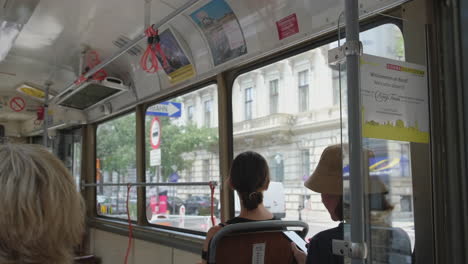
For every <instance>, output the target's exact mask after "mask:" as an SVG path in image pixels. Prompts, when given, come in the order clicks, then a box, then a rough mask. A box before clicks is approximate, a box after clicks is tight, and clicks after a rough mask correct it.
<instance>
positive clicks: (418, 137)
mask: <svg viewBox="0 0 468 264" xmlns="http://www.w3.org/2000/svg"><path fill="white" fill-rule="evenodd" d="M361 95H362V118H363V136H364V137H369V138H381V139H390V140H399V141H410V142H418V143H428V142H429V104H428V90H427V70H426V67H425V66H421V65H417V64H413V63H407V62H402V61H397V60H390V59H386V58H381V57H376V56H371V55H363V56H362V57H361Z"/></svg>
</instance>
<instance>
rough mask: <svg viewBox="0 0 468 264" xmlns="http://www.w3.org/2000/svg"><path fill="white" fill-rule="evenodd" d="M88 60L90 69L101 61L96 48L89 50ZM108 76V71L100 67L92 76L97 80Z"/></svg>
mask: <svg viewBox="0 0 468 264" xmlns="http://www.w3.org/2000/svg"><path fill="white" fill-rule="evenodd" d="M86 62H87V67H88V71H89V70H91V69H92V68H94V67H96V66H97V65H99V64H100V63H101V60H100V59H99V54H98V53H97V52H96V51H94V50H92V51H90V52H88V54H87V56H86ZM106 77H107V72H106V71H105V70H104V69H100V70H99V71H98V72H96V73H95V74H94V75H93V77H92V78H93V79H94V80H97V81H102V80H104V79H105V78H106Z"/></svg>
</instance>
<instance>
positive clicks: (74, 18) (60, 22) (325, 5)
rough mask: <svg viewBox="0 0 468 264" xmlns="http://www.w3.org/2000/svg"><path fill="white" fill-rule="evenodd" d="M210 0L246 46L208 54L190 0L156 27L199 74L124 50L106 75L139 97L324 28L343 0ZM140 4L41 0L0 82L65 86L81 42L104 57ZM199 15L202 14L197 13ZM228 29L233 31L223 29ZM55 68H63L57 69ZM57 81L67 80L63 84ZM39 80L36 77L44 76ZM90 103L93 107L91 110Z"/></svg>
mask: <svg viewBox="0 0 468 264" xmlns="http://www.w3.org/2000/svg"><path fill="white" fill-rule="evenodd" d="M187 2H189V1H187V0H177V1H174V0H171V1H167V0H166V1H165V0H152V1H151V23H157V22H158V21H160V20H161V19H163V18H165V17H166V15H167V14H169V13H171V12H172V11H174V10H175V9H177V8H179V7H181V6H183V5H184V4H186V3H187ZM211 2H225V3H226V4H227V5H228V6H229V7H230V9H232V12H233V14H234V15H233V17H234V18H235V19H236V21H238V22H237V23H238V25H239V26H238V27H239V29H240V32H241V34H240V35H239V34H238V33H239V31H236V29H235V27H234V26H233V25H234V24H232V23H231V24H230V26H231V29H226V27H225V29H224V30H225V31H226V32H227V33H226V34H227V35H226V36H227V39H228V44H229V45H230V46H231V47H233V45H234V46H236V45H237V47H238V46H239V45H244V46H245V47H244V48H245V50H246V52H245V53H243V54H241V56H237V57H236V58H230V59H226V60H224V61H223V60H222V61H216V60H215V59H214V58H216V57H218V55H219V54H213V53H216V50H213V48H212V47H211V48H210V36H211V35H210V34H208V33H207V32H204V31H203V29H202V28H200V26H198V25H197V24H196V20H197V19H196V17H197V14H198V13H200V10H202V11H203V8H204V6H206V5H207V4H209V3H210V1H206V0H203V1H197V3H196V4H194V5H193V6H191V7H190V8H188V9H187V10H185V11H184V12H183V13H182V14H181V15H178V16H177V17H175V18H173V19H172V20H171V21H169V24H166V25H163V26H162V27H161V28H160V32H162V31H164V30H166V29H168V28H169V29H170V30H171V31H172V32H173V34H174V36H175V38H176V39H177V42H178V43H179V45H180V46H181V48H182V50H183V51H184V52H185V53H186V56H187V57H188V59H189V60H190V62H191V64H193V67H194V70H195V73H196V76H199V77H198V78H197V77H195V78H193V77H192V78H191V79H189V80H188V81H185V82H181V83H179V85H178V84H174V83H171V82H170V81H169V79H168V78H167V76H166V75H165V74H163V73H162V74H157V75H149V74H146V73H143V72H142V71H141V68H140V65H139V60H140V56H131V55H128V54H125V55H123V56H121V57H120V58H119V59H118V60H116V61H114V62H113V63H112V64H110V65H109V66H108V67H106V70H108V71H109V74H110V75H117V76H118V77H121V78H123V79H124V81H128V80H130V79H131V80H133V81H134V84H135V86H136V87H137V90H138V95H139V97H140V98H151V97H154V96H155V95H156V94H157V93H158V92H159V91H161V90H163V89H166V88H169V87H182V86H185V85H187V84H189V83H190V82H194V81H197V80H198V79H199V78H200V76H210V75H213V74H216V73H217V72H221V71H223V70H225V69H228V68H232V67H236V66H239V65H242V64H245V63H247V62H249V61H252V60H255V59H258V58H260V57H262V56H265V55H266V54H268V53H271V52H275V51H277V50H280V49H284V48H285V47H287V46H290V45H293V44H296V43H299V42H302V41H304V40H307V39H310V38H312V37H314V36H317V35H319V34H323V33H324V32H326V31H331V30H334V29H335V28H336V23H337V19H338V16H339V14H340V13H341V12H342V11H343V1H338V0H335V1H325V2H324V1H307V3H306V5H304V2H300V3H299V1H298V2H291V1H279V0H278V1H268V2H265V1H262V2H259V1H233V0H225V1H223V0H215V1H211ZM402 2H405V1H401V0H400V1H397V0H384V1H378V2H376V1H371V0H364V1H360V4H361V5H360V15H361V17H364V16H369V15H371V14H373V13H375V12H380V11H382V10H385V9H386V8H391V7H393V6H396V5H398V4H401V3H402ZM144 8H145V0H141V1H126V0H101V1H93V0H80V1H75V0H40V1H39V2H38V4H37V6H36V7H35V9H34V12H33V13H32V15H31V17H30V19H29V21H28V22H27V23H26V24H25V25H24V27H22V30H21V32H20V33H19V34H18V37H17V39H16V41H15V42H14V45H13V47H12V49H11V50H10V52H9V54H8V56H7V58H6V59H5V60H4V61H0V69H2V70H1V71H2V72H6V73H11V74H15V75H16V76H13V75H7V74H0V79H1V80H4V79H5V80H6V79H8V80H7V81H6V82H5V83H6V85H3V84H2V85H0V86H2V87H0V89H6V88H7V87H9V89H11V90H13V89H14V88H15V87H13V86H15V85H17V84H18V83H20V82H25V81H35V82H38V81H39V82H42V81H43V80H44V79H52V80H51V81H52V82H54V85H53V87H52V89H53V90H55V91H57V92H59V91H61V90H63V89H65V88H66V87H67V86H68V85H69V84H70V83H73V81H75V80H76V78H77V77H78V68H79V67H78V65H79V58H80V53H81V51H82V50H83V48H84V47H89V48H91V49H93V50H96V51H97V52H98V53H99V55H100V57H101V59H102V60H104V59H106V58H109V57H111V56H112V55H113V54H115V53H116V52H118V50H119V48H118V47H117V46H116V45H114V44H113V42H115V41H116V40H118V39H119V38H121V36H123V37H126V38H128V39H134V38H135V37H137V36H138V35H140V34H141V33H142V32H143V30H144V27H145V26H144V18H145V10H144ZM205 11H206V10H205ZM311 14H313V15H311ZM208 15H210V14H208ZM198 17H199V18H200V17H201V16H200V15H198ZM293 17H294V18H293ZM284 19H286V21H287V22H292V20H295V21H296V23H297V27H298V30H297V31H298V32H297V33H296V32H294V34H290V35H288V34H289V33H284V32H282V33H277V32H278V27H281V25H280V24H281V21H284ZM233 21H234V20H233ZM233 27H234V28H233ZM227 28H229V27H227ZM280 31H281V29H280ZM272 32H275V34H272ZM230 33H232V35H229V34H230ZM279 34H282V35H281V36H280V35H279ZM285 34H286V35H285ZM236 38H240V39H236ZM280 38H282V39H280ZM138 44H139V45H140V46H142V47H143V46H144V45H146V44H145V42H144V41H142V42H140V43H138ZM211 44H212V43H211ZM25 58H27V59H30V60H34V61H40V62H42V63H43V66H39V67H41V68H42V69H43V70H42V71H43V72H46V73H47V74H44V75H43V76H41V77H40V78H36V80H30V78H32V75H31V74H28V72H31V71H35V72H37V71H36V69H37V68H34V69H31V66H30V65H23V66H22V67H19V68H20V69H15V67H14V65H16V64H18V63H17V61H18V60H24V59H25ZM57 69H60V71H65V72H66V73H65V74H57V73H56V71H57ZM62 77H64V78H62ZM20 79H21V80H20ZM32 79H34V78H32ZM55 79H57V80H55ZM125 79H128V80H125ZM158 79H160V80H158ZM44 81H45V80H44ZM62 81H65V82H66V83H68V84H63V82H62ZM39 84H40V85H43V83H39ZM180 84H183V85H180ZM129 98H131V100H134V98H133V97H131V96H128V95H122V96H120V97H117V98H116V99H114V100H113V104H115V107H114V109H119V108H120V107H124V106H125V105H128V103H129V101H128V100H129ZM93 110H96V111H94V112H93ZM90 114H91V118H92V119H98V118H99V116H100V114H101V113H100V111H97V108H95V109H91V110H90Z"/></svg>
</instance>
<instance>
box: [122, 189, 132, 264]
mask: <svg viewBox="0 0 468 264" xmlns="http://www.w3.org/2000/svg"><path fill="white" fill-rule="evenodd" d="M131 188H132V185H131V184H130V183H129V184H128V185H127V220H128V246H127V252H126V254H125V262H124V263H125V264H127V262H128V256H129V255H130V249H131V248H132V240H133V225H132V219H131V218H130V210H129V208H128V203H129V198H130V189H131Z"/></svg>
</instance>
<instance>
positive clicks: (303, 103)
mask: <svg viewBox="0 0 468 264" xmlns="http://www.w3.org/2000/svg"><path fill="white" fill-rule="evenodd" d="M298 88H299V112H305V111H307V110H309V70H304V71H301V72H299V73H298Z"/></svg>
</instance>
